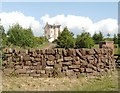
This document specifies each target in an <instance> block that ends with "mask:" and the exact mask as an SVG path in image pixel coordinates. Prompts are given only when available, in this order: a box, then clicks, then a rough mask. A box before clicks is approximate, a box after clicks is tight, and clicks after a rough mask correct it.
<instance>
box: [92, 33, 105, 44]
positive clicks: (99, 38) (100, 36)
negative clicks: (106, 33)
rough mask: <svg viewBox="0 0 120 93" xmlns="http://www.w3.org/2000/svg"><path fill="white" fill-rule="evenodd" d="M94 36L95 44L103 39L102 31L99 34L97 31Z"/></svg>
mask: <svg viewBox="0 0 120 93" xmlns="http://www.w3.org/2000/svg"><path fill="white" fill-rule="evenodd" d="M92 38H93V40H94V42H95V44H98V43H99V42H100V41H102V40H103V34H102V32H99V33H98V34H97V33H96V32H95V34H94V35H93V37H92Z"/></svg>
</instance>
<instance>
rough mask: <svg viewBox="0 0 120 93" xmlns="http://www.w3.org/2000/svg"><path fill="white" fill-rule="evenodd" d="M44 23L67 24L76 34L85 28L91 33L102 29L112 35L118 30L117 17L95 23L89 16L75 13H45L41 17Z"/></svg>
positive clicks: (104, 32)
mask: <svg viewBox="0 0 120 93" xmlns="http://www.w3.org/2000/svg"><path fill="white" fill-rule="evenodd" d="M41 20H42V21H43V23H46V22H48V23H50V24H61V25H62V27H64V26H67V27H68V28H69V29H70V30H71V31H73V32H74V33H75V35H77V34H80V33H81V32H82V30H83V28H84V29H85V30H86V31H87V32H90V33H91V35H93V34H94V32H99V31H101V32H102V33H103V34H104V35H106V34H107V33H110V34H111V36H112V35H113V34H116V33H117V32H118V24H117V20H116V19H112V18H108V19H104V20H101V21H99V22H96V23H94V22H93V21H92V20H91V19H90V18H89V17H83V16H75V15H67V16H65V15H57V16H54V17H50V16H49V15H45V16H43V17H41Z"/></svg>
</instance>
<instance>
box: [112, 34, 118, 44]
mask: <svg viewBox="0 0 120 93" xmlns="http://www.w3.org/2000/svg"><path fill="white" fill-rule="evenodd" d="M113 41H114V43H115V44H117V43H118V38H117V36H116V34H114V37H113Z"/></svg>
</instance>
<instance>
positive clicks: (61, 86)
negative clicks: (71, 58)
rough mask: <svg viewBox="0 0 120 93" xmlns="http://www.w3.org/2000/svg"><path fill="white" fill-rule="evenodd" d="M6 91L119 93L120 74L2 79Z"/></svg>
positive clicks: (6, 77) (4, 77)
mask: <svg viewBox="0 0 120 93" xmlns="http://www.w3.org/2000/svg"><path fill="white" fill-rule="evenodd" d="M2 78H3V80H2V85H3V90H6V91H115V90H116V91H117V90H118V73H117V71H115V72H114V73H112V74H105V75H104V76H101V77H80V78H78V79H76V78H71V79H70V78H32V77H8V76H3V77H2Z"/></svg>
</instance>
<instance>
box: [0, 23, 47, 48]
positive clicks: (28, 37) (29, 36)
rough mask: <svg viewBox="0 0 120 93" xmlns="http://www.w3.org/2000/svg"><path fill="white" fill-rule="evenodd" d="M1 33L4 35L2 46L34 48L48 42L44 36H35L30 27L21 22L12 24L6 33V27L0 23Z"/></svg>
mask: <svg viewBox="0 0 120 93" xmlns="http://www.w3.org/2000/svg"><path fill="white" fill-rule="evenodd" d="M0 33H1V36H2V40H1V43H2V46H1V47H6V46H11V45H14V46H19V47H22V48H26V47H30V48H33V47H36V46H39V45H41V44H43V43H44V42H47V39H46V38H45V37H43V36H41V37H35V36H34V35H33V33H32V29H31V28H30V27H29V28H22V26H20V25H19V24H15V25H13V26H10V28H9V29H8V31H7V33H5V30H4V27H3V26H2V25H0Z"/></svg>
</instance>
